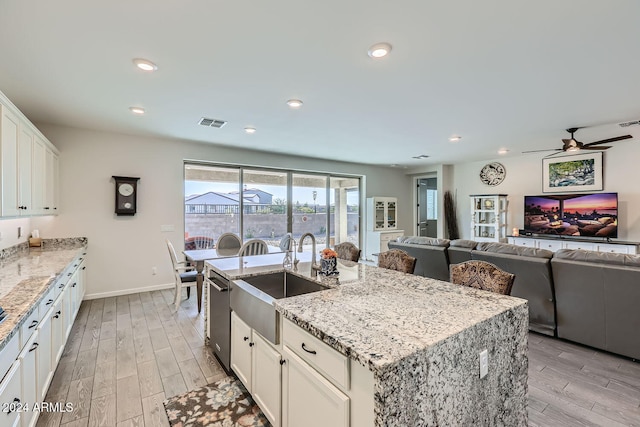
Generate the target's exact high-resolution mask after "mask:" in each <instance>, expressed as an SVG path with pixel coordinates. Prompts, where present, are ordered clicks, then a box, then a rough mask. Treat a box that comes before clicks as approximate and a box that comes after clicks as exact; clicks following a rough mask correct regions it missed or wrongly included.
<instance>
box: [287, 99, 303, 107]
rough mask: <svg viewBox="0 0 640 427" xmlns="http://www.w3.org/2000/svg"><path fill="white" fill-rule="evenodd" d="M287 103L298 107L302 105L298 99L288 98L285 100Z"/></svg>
mask: <svg viewBox="0 0 640 427" xmlns="http://www.w3.org/2000/svg"><path fill="white" fill-rule="evenodd" d="M287 105H288V106H289V107H291V108H300V107H302V101H300V100H299V99H290V100H288V101H287Z"/></svg>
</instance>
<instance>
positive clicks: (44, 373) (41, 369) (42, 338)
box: [36, 310, 54, 402]
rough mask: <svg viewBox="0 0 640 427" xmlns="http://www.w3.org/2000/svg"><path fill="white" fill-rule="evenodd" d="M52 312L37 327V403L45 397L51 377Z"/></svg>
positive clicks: (52, 370)
mask: <svg viewBox="0 0 640 427" xmlns="http://www.w3.org/2000/svg"><path fill="white" fill-rule="evenodd" d="M52 313H53V310H49V311H48V312H47V314H45V316H44V318H43V319H42V320H41V321H40V324H39V325H38V332H37V333H38V340H37V343H38V344H39V346H38V349H37V350H36V351H37V352H38V401H39V402H43V401H44V398H45V397H46V395H47V389H48V388H49V383H50V382H51V378H52V377H53V372H54V369H52V368H51V366H52V365H51V316H52Z"/></svg>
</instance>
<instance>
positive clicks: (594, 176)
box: [542, 151, 603, 193]
mask: <svg viewBox="0 0 640 427" xmlns="http://www.w3.org/2000/svg"><path fill="white" fill-rule="evenodd" d="M602 189H603V183H602V152H601V151H598V152H594V153H588V154H576V155H573V156H562V157H548V158H545V159H542V192H543V193H568V192H575V191H601V190H602Z"/></svg>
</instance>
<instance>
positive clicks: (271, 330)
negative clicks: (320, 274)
mask: <svg viewBox="0 0 640 427" xmlns="http://www.w3.org/2000/svg"><path fill="white" fill-rule="evenodd" d="M325 289H328V288H326V287H325V286H322V285H320V284H319V283H317V282H314V281H312V280H309V279H305V278H302V277H300V276H296V275H294V274H291V273H288V272H279V273H269V274H264V275H261V276H254V277H246V278H244V279H241V280H240V279H239V280H234V281H232V282H231V285H230V293H229V296H230V299H231V301H230V302H231V309H232V310H233V311H235V312H236V314H237V315H238V316H239V317H240V318H241V319H242V320H243V321H244V322H246V323H247V324H248V325H249V326H251V327H252V328H253V329H255V330H256V331H258V332H259V333H260V335H262V336H263V337H265V338H266V339H268V340H269V341H271V342H272V343H274V344H278V343H279V342H280V336H279V331H278V316H277V313H276V309H275V307H274V306H273V301H274V300H276V299H280V298H286V297H293V296H296V295H303V294H308V293H311V292H318V291H322V290H325Z"/></svg>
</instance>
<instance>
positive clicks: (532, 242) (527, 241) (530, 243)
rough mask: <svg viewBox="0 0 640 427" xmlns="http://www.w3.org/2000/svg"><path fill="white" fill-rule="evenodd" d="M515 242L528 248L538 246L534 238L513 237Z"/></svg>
mask: <svg viewBox="0 0 640 427" xmlns="http://www.w3.org/2000/svg"><path fill="white" fill-rule="evenodd" d="M513 244H514V245H518V246H524V247H527V248H534V247H535V246H536V241H535V240H533V239H522V238H517V237H516V238H514V239H513Z"/></svg>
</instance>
